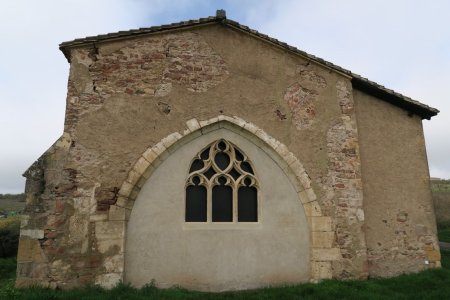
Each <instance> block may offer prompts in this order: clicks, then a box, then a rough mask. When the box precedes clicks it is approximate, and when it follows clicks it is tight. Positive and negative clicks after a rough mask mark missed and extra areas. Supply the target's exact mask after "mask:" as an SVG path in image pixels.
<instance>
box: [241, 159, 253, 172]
mask: <svg viewBox="0 0 450 300" xmlns="http://www.w3.org/2000/svg"><path fill="white" fill-rule="evenodd" d="M241 169H242V170H243V171H245V172H248V173H250V174H253V169H252V167H251V166H250V164H249V163H248V162H246V161H243V162H241Z"/></svg>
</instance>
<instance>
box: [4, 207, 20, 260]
mask: <svg viewBox="0 0 450 300" xmlns="http://www.w3.org/2000/svg"><path fill="white" fill-rule="evenodd" d="M19 233H20V216H12V217H9V218H6V219H0V257H12V256H15V255H16V254H17V247H18V245H19Z"/></svg>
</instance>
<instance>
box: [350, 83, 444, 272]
mask: <svg viewBox="0 0 450 300" xmlns="http://www.w3.org/2000/svg"><path fill="white" fill-rule="evenodd" d="M353 93H354V94H353V98H354V99H355V106H356V116H357V121H358V132H359V134H360V149H361V163H362V180H363V190H364V211H365V216H366V227H365V232H366V243H367V253H368V260H369V274H370V275H371V276H394V275H397V274H401V273H406V272H417V271H419V270H422V269H425V268H429V267H430V266H431V267H433V266H440V254H439V246H438V242H437V239H436V222H435V216H434V210H433V204H432V199H431V191H430V186H429V173H428V165H427V159H426V150H425V141H424V137H423V129H422V120H421V119H420V117H418V116H415V115H411V116H410V115H408V113H407V112H406V111H404V110H402V109H400V108H397V107H395V106H393V105H391V104H389V103H386V102H383V101H379V100H377V99H376V98H373V97H372V96H368V95H366V94H363V93H362V92H360V91H357V90H354V91H353Z"/></svg>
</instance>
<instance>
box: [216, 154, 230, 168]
mask: <svg viewBox="0 0 450 300" xmlns="http://www.w3.org/2000/svg"><path fill="white" fill-rule="evenodd" d="M214 161H215V162H216V165H217V166H218V167H219V168H220V169H221V170H225V169H226V168H227V167H228V165H229V164H230V157H229V156H228V154H226V153H223V152H219V153H217V154H216V157H214Z"/></svg>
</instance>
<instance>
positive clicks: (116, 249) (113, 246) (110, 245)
mask: <svg viewBox="0 0 450 300" xmlns="http://www.w3.org/2000/svg"><path fill="white" fill-rule="evenodd" d="M123 243H124V240H123V239H107V240H97V250H98V252H100V253H102V254H105V253H108V254H111V253H123V251H124V246H123Z"/></svg>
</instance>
